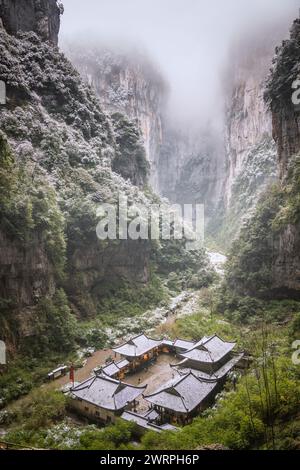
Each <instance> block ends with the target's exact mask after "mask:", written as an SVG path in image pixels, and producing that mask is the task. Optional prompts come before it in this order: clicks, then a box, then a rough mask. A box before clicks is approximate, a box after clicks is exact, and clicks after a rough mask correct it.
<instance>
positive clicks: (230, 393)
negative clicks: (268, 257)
mask: <svg viewBox="0 0 300 470" xmlns="http://www.w3.org/2000/svg"><path fill="white" fill-rule="evenodd" d="M218 294H219V292H218V291H214V290H204V291H202V292H201V294H200V303H199V311H198V313H196V314H195V315H192V316H188V317H183V318H181V319H178V320H177V321H176V323H175V324H174V326H173V327H172V328H171V331H169V333H170V335H171V336H173V337H176V336H177V335H179V336H180V337H186V338H187V339H195V338H196V337H197V338H198V337H199V335H203V334H209V333H215V332H217V333H218V334H220V335H222V336H223V337H224V338H228V339H231V340H232V339H233V337H235V338H236V339H237V342H238V348H240V349H242V348H243V349H245V350H246V351H248V352H251V355H252V362H251V365H250V368H249V370H248V371H247V372H246V373H245V374H242V375H240V376H239V381H238V384H237V387H236V389H235V386H234V384H233V383H232V382H231V380H230V378H229V380H228V381H227V384H226V387H225V390H224V391H223V392H222V393H221V394H220V395H219V396H218V397H217V401H216V404H215V406H214V407H213V408H211V409H208V410H207V411H205V412H204V413H203V414H202V416H200V417H199V418H197V419H195V420H194V422H193V423H192V424H191V425H189V426H186V427H184V428H182V429H180V430H179V431H177V432H175V433H174V432H164V433H162V434H156V433H153V432H148V433H146V434H145V435H144V436H143V437H142V439H141V440H140V441H139V439H138V437H137V434H136V429H135V426H134V425H132V424H128V423H125V422H123V421H121V420H120V421H119V422H117V424H116V425H113V426H111V427H106V428H104V429H99V428H97V427H95V426H85V425H81V426H78V425H76V424H75V423H74V422H73V421H72V419H70V418H69V417H68V414H69V413H68V410H67V401H66V398H65V397H63V395H60V394H58V393H57V392H53V391H51V390H47V391H44V392H42V393H36V392H34V393H33V394H31V395H30V396H29V397H28V398H26V406H24V404H25V402H24V403H21V404H20V405H17V406H15V407H11V408H10V410H9V411H7V412H2V414H1V415H0V420H1V419H2V422H5V423H6V425H8V426H9V428H10V430H9V433H8V435H7V436H6V439H7V440H8V441H10V442H15V443H16V444H18V445H23V446H29V447H30V446H33V447H44V448H58V449H100V450H101V449H103V450H104V449H105V450H110V449H120V450H121V449H137V448H140V449H147V450H148V449H153V450H157V449H172V450H173V449H195V448H201V447H206V446H209V445H214V444H222V445H223V446H225V447H227V448H231V449H247V448H250V449H254V448H256V449H257V448H259V449H273V448H276V449H299V445H300V441H299V427H300V416H299V403H300V387H299V378H300V372H299V366H297V365H294V364H293V362H292V352H293V349H292V347H291V344H292V342H293V341H294V339H295V338H297V337H298V335H299V333H300V329H299V328H300V322H299V318H300V304H299V303H297V302H290V303H289V302H287V301H283V302H281V301H276V302H275V301H273V302H270V303H269V302H264V304H263V309H264V312H265V314H264V316H263V317H262V315H261V310H262V306H261V305H259V306H257V307H256V308H255V307H253V311H252V320H251V323H250V325H251V326H250V327H249V325H247V324H246V325H245V324H244V322H243V320H241V319H242V317H243V313H244V307H243V306H240V307H239V308H237V310H236V311H235V312H236V313H235V315H234V317H235V318H236V319H237V320H232V319H231V320H229V319H224V315H223V312H221V311H220V310H219V309H220V300H219V297H218ZM237 312H239V314H238V313H237ZM275 312H277V318H278V321H279V323H278V326H277V325H276V324H274V317H273V315H274V314H275ZM226 317H227V318H228V317H232V315H231V311H229V310H228V311H227V312H226ZM242 324H243V326H242ZM162 331H163V330H162ZM59 395H60V396H59ZM29 415H30V416H29ZM25 418H26V419H25ZM138 441H139V442H138Z"/></svg>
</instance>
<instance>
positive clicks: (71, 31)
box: [60, 0, 299, 127]
mask: <svg viewBox="0 0 300 470" xmlns="http://www.w3.org/2000/svg"><path fill="white" fill-rule="evenodd" d="M63 3H64V6H65V13H64V16H63V17H62V28H61V39H60V40H61V44H62V45H64V44H65V43H69V44H70V43H71V44H72V43H81V44H83V45H84V44H87V45H88V44H89V43H90V42H91V41H92V42H93V43H94V44H98V45H99V44H104V45H105V46H106V47H111V48H113V49H120V48H121V50H123V51H126V50H127V51H128V50H129V51H131V52H133V55H134V53H135V52H134V51H135V50H139V51H140V52H141V51H142V53H144V54H145V55H147V56H148V57H149V60H151V61H153V63H154V64H155V67H156V68H157V69H158V70H159V71H160V72H161V73H162V75H163V76H164V78H165V80H166V81H167V82H168V85H169V88H170V100H169V111H170V114H171V115H172V117H173V119H174V120H175V121H177V122H178V121H179V122H180V123H181V124H182V125H183V124H184V123H186V125H188V126H190V125H191V124H193V125H195V126H196V127H199V125H202V124H203V123H207V122H208V121H210V122H212V123H214V124H215V126H217V125H219V126H220V125H222V118H221V117H222V113H223V106H224V98H223V95H224V80H223V74H224V68H225V69H226V68H228V66H229V67H230V66H231V62H232V59H231V52H232V47H233V45H237V44H240V43H242V42H243V41H244V40H245V38H248V40H249V41H250V43H251V42H252V41H254V40H255V39H256V38H257V35H260V36H263V40H264V41H267V37H266V35H265V32H266V31H268V32H269V34H270V35H271V36H274V35H275V36H276V31H277V34H278V37H281V38H282V35H283V34H285V35H287V34H288V29H289V25H290V23H291V20H292V19H293V18H295V16H297V12H298V6H299V2H297V0H265V1H263V2H261V0H254V1H252V2H246V1H240V0H227V1H226V2H224V1H222V0H215V1H213V2H208V1H196V0H187V1H186V0H185V1H183V0H164V1H161V0H152V1H151V2H150V1H147V0H126V1H124V0H110V1H108V0H87V1H85V2H81V1H80V0H64V2H63ZM270 39H271V40H272V38H270ZM240 53H241V54H242V55H243V47H241V50H240Z"/></svg>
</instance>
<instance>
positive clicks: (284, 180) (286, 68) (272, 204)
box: [227, 20, 300, 299]
mask: <svg viewBox="0 0 300 470" xmlns="http://www.w3.org/2000/svg"><path fill="white" fill-rule="evenodd" d="M299 62H300V20H296V21H295V22H294V24H293V27H292V30H291V36H290V39H289V40H285V41H283V43H282V46H281V47H277V48H276V56H275V58H274V60H273V68H272V70H271V73H270V76H269V79H268V82H267V89H266V93H265V99H266V102H267V103H268V104H269V106H270V110H271V113H272V121H273V136H274V139H275V142H276V144H277V164H278V170H279V171H278V173H279V174H280V180H279V181H278V182H277V184H276V185H274V186H273V187H272V188H270V189H269V190H268V191H267V192H266V193H265V194H263V195H262V198H261V200H260V202H259V204H258V206H257V208H256V210H255V211H254V213H253V216H251V217H250V218H249V220H248V221H247V223H246V224H245V226H244V227H243V228H242V230H241V234H240V237H239V239H238V240H237V241H236V242H235V243H234V245H233V248H232V251H231V255H230V260H229V266H228V273H227V281H228V284H229V286H230V288H231V289H232V290H233V291H236V292H238V293H240V294H243V295H249V294H250V295H254V296H257V295H258V296H262V297H269V298H274V297H279V298H296V299H298V298H300V203H299V194H300V178H299V175H300V158H299V152H300V131H299V123H300V121H299V109H298V108H297V107H295V105H294V104H293V102H292V93H293V91H294V89H293V88H292V84H293V82H294V81H295V80H296V79H297V78H298V74H299V71H300V67H299Z"/></svg>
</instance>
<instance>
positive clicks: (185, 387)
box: [144, 373, 217, 413]
mask: <svg viewBox="0 0 300 470" xmlns="http://www.w3.org/2000/svg"><path fill="white" fill-rule="evenodd" d="M216 385H217V382H216V381H210V382H205V381H203V380H200V379H198V378H197V377H196V376H195V375H193V374H192V373H189V374H188V375H185V376H183V377H180V378H179V379H176V380H173V381H171V382H169V383H168V384H166V385H165V386H164V387H163V388H161V389H160V390H159V391H157V392H155V393H153V394H151V395H147V396H144V398H145V400H147V401H148V402H150V403H152V404H153V405H158V406H161V407H163V408H167V409H169V410H173V411H176V412H180V413H187V412H191V411H193V410H194V409H195V408H196V407H197V406H198V405H200V404H201V402H202V401H203V400H205V398H206V397H207V396H208V395H209V394H210V393H211V392H212V391H213V390H214V388H215V387H216Z"/></svg>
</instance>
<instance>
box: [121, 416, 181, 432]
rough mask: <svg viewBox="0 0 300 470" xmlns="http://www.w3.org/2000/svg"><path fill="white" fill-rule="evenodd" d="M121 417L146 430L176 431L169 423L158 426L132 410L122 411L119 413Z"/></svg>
mask: <svg viewBox="0 0 300 470" xmlns="http://www.w3.org/2000/svg"><path fill="white" fill-rule="evenodd" d="M121 418H123V419H125V420H126V421H131V422H133V423H136V424H137V425H138V426H140V427H142V428H144V429H146V430H147V431H155V432H162V431H166V430H169V431H177V430H178V429H177V428H175V426H172V425H171V424H165V425H162V426H158V425H156V424H153V423H150V422H149V421H148V420H147V418H145V417H144V416H142V415H139V414H137V413H133V412H132V411H124V413H123V414H122V415H121Z"/></svg>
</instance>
